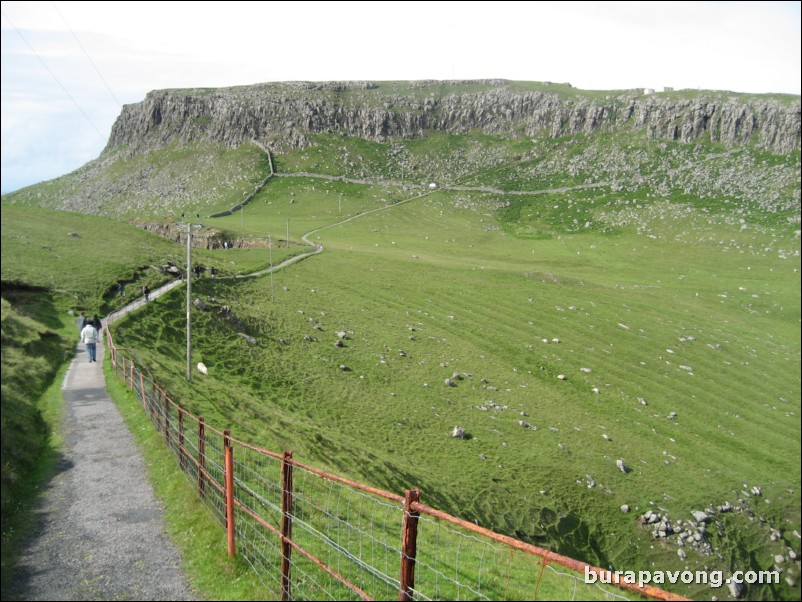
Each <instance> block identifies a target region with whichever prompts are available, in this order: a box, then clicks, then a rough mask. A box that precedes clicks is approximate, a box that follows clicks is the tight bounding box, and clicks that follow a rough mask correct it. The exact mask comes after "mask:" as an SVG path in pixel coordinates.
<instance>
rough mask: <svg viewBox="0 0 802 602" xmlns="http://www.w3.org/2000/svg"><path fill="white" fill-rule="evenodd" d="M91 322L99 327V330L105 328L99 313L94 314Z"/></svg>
mask: <svg viewBox="0 0 802 602" xmlns="http://www.w3.org/2000/svg"><path fill="white" fill-rule="evenodd" d="M89 322H90V323H91V324H92V326H94V327H95V328H96V329H97V331H98V332H100V331H101V330H102V329H103V324H102V323H101V322H100V318H98V317H97V314H95V315H94V316H92V319H91V320H90V321H89Z"/></svg>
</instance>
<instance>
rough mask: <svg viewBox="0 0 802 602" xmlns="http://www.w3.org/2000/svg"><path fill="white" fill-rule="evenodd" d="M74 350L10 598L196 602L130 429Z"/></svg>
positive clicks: (81, 350) (96, 371)
mask: <svg viewBox="0 0 802 602" xmlns="http://www.w3.org/2000/svg"><path fill="white" fill-rule="evenodd" d="M104 352H105V350H104V349H103V345H102V344H101V343H98V352H97V359H98V361H97V362H96V363H89V361H88V360H87V355H86V350H85V346H84V345H78V353H77V355H76V357H75V359H74V360H73V361H72V364H71V365H70V368H69V371H68V372H67V375H66V377H65V379H64V383H63V385H62V389H63V392H64V400H65V416H64V425H63V437H64V445H63V450H62V458H61V461H60V463H59V465H58V467H57V469H56V474H55V475H54V476H53V478H52V479H51V480H50V481H49V482H48V483H47V485H46V491H45V492H44V495H43V496H42V500H41V501H40V503H39V505H38V507H37V508H36V510H35V512H36V514H37V515H38V522H39V527H38V529H37V531H36V533H35V534H34V536H33V537H32V539H31V541H30V542H29V544H28V546H27V548H26V549H25V550H24V551H23V553H22V554H21V556H20V558H19V560H18V562H17V565H16V567H15V571H14V583H13V585H12V588H11V592H10V593H11V595H12V596H13V599H17V600H196V599H198V598H196V597H195V594H194V593H193V592H192V591H191V590H190V589H189V587H188V585H187V583H186V580H185V579H184V577H183V575H182V573H181V570H180V564H181V557H180V556H179V553H178V550H177V549H176V547H175V546H174V545H173V543H172V542H171V541H170V539H169V537H168V536H167V534H166V533H165V529H164V523H163V508H162V506H161V503H160V502H159V501H158V500H156V498H155V496H154V493H153V488H152V487H151V485H150V483H149V482H148V480H147V477H146V474H145V466H144V463H143V460H142V457H141V455H140V453H139V450H138V449H137V447H136V444H135V443H134V440H133V437H132V436H131V433H130V432H129V431H128V429H127V428H126V426H125V424H124V423H123V420H122V416H121V415H120V413H119V412H118V410H117V407H116V406H115V405H114V403H113V402H112V401H111V400H110V399H109V397H108V394H107V392H106V382H105V378H104V376H103V372H102V370H101V367H100V366H101V362H102V361H103V357H104V355H105V353H104Z"/></svg>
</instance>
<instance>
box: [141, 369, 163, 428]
mask: <svg viewBox="0 0 802 602" xmlns="http://www.w3.org/2000/svg"><path fill="white" fill-rule="evenodd" d="M139 391H140V394H141V395H142V405H143V406H145V408H147V407H148V406H149V405H150V403H149V401H148V394H147V393H146V392H145V373H144V372H141V371H140V372H139ZM150 413H151V416H152V415H153V411H152V410H151V412H150ZM158 429H159V426H158V425H156V430H158Z"/></svg>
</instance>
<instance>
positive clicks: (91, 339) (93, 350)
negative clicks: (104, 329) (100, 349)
mask: <svg viewBox="0 0 802 602" xmlns="http://www.w3.org/2000/svg"><path fill="white" fill-rule="evenodd" d="M99 338H100V333H99V332H98V331H97V328H95V326H94V324H92V322H87V323H86V326H84V328H83V330H82V331H81V342H82V343H86V353H87V354H88V355H89V361H90V362H97V341H98V339H99Z"/></svg>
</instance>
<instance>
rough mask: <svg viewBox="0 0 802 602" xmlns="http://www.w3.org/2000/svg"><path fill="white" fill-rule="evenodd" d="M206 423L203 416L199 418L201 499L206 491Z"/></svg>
mask: <svg viewBox="0 0 802 602" xmlns="http://www.w3.org/2000/svg"><path fill="white" fill-rule="evenodd" d="M205 471H206V423H205V422H204V421H203V417H202V416H201V417H200V418H198V495H199V496H200V498H201V499H203V498H204V497H205V493H206V477H205V476H204V474H203V473H204V472H205Z"/></svg>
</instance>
